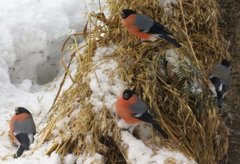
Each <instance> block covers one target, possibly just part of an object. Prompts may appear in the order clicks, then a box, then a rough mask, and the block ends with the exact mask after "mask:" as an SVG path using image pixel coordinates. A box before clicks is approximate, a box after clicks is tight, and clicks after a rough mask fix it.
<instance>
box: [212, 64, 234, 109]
mask: <svg viewBox="0 0 240 164" xmlns="http://www.w3.org/2000/svg"><path fill="white" fill-rule="evenodd" d="M230 80H231V72H230V62H229V61H228V60H226V59H223V60H222V61H221V63H218V64H217V65H215V66H214V67H213V70H212V73H211V75H210V76H209V88H210V89H211V90H212V92H213V94H215V95H217V105H218V107H219V108H222V106H223V97H224V94H225V93H226V91H227V90H228V88H229V83H230Z"/></svg>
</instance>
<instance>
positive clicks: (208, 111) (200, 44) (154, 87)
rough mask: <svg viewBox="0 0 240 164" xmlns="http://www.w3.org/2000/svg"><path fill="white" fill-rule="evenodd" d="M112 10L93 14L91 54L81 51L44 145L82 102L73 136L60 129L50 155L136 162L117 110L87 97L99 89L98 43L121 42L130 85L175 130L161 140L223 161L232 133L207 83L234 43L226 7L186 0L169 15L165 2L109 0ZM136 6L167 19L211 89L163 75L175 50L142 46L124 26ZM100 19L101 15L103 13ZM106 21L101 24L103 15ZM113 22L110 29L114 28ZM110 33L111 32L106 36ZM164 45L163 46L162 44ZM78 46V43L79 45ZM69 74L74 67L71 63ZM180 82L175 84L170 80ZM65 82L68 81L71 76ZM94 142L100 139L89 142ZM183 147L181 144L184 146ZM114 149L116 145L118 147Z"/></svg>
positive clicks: (122, 68)
mask: <svg viewBox="0 0 240 164" xmlns="http://www.w3.org/2000/svg"><path fill="white" fill-rule="evenodd" d="M108 2H109V6H108V7H109V8H108V9H109V11H110V16H109V18H108V19H106V18H105V17H104V15H101V14H99V15H96V14H92V16H91V17H90V18H89V26H92V27H95V30H92V31H88V33H86V31H85V32H84V34H85V35H86V34H87V37H85V40H86V47H85V50H84V52H79V50H75V52H74V55H75V57H76V59H77V61H78V71H77V74H76V76H75V77H72V80H73V81H74V84H73V85H72V86H71V87H70V88H69V89H68V90H67V91H66V92H64V93H63V94H62V95H61V97H58V99H57V101H56V103H55V104H54V105H53V107H52V109H51V112H50V114H49V117H48V125H47V126H46V128H44V129H43V130H42V132H41V136H42V137H41V138H42V141H41V142H39V145H41V144H42V143H43V142H45V141H47V140H53V139H54V138H55V137H56V136H55V135H54V134H53V133H52V131H53V130H54V129H55V130H56V129H58V128H57V127H56V122H57V121H59V120H61V119H63V118H64V117H66V116H71V113H72V112H73V111H74V110H76V108H78V107H79V106H81V110H80V111H79V113H77V117H71V120H70V121H69V123H68V125H67V127H66V128H67V129H68V132H70V134H71V135H67V134H65V132H64V131H63V130H61V129H58V132H59V135H61V137H62V142H61V143H58V142H56V143H55V144H54V146H53V147H51V148H49V151H48V152H47V154H51V153H52V152H53V151H56V152H57V153H59V154H60V155H61V156H62V157H63V156H64V155H66V153H69V152H70V153H74V154H76V155H79V154H92V153H95V152H98V153H100V154H102V155H104V156H105V157H106V161H105V162H106V163H116V162H119V161H120V163H124V162H128V159H127V154H126V151H127V149H126V148H125V147H124V145H123V144H122V143H121V136H120V129H119V128H118V127H117V125H116V121H115V118H114V117H113V116H112V115H111V112H110V111H109V110H108V109H106V108H104V109H102V111H101V112H100V113H95V112H93V111H92V105H91V103H90V102H89V101H86V97H90V95H91V89H90V88H89V84H88V82H87V81H86V80H85V78H86V76H87V74H88V73H89V71H90V70H92V69H93V67H94V65H93V64H92V56H93V55H94V52H95V50H96V48H97V47H100V46H111V45H112V44H114V45H117V50H116V51H114V53H113V54H112V58H114V59H116V60H117V61H118V63H119V70H118V72H119V74H120V75H121V78H122V79H123V80H124V81H125V82H127V84H128V86H129V88H135V90H136V92H137V93H138V94H139V95H141V97H142V99H143V100H144V101H145V102H146V103H147V104H148V105H149V106H150V107H151V108H152V109H153V113H154V116H155V118H156V119H157V120H158V121H159V123H160V124H161V125H162V126H163V127H164V129H165V130H166V131H167V132H168V134H169V135H170V140H169V142H166V141H162V139H161V137H158V136H157V135H156V137H155V138H154V139H153V141H152V142H153V143H154V144H157V145H159V146H160V145H164V146H166V147H169V148H170V149H178V150H180V151H182V152H183V153H185V154H186V155H187V156H189V157H193V158H194V159H195V160H196V161H197V162H199V163H204V164H206V163H217V161H218V160H220V159H221V158H223V156H224V155H225V154H226V152H227V149H228V132H227V128H226V126H225V123H224V121H223V120H222V118H221V117H220V115H219V114H218V109H216V108H215V107H214V105H213V101H212V98H211V96H210V92H209V90H208V89H207V83H206V82H207V81H206V77H207V73H208V69H209V68H211V66H212V65H213V64H214V63H216V61H218V60H220V59H221V58H228V57H229V54H228V52H227V44H226V41H225V40H224V39H223V37H222V35H221V31H219V28H218V15H219V13H218V6H217V2H215V1H212V0H194V1H186V0H185V1H181V0H179V1H178V4H176V5H175V6H174V7H173V12H172V15H171V16H168V15H166V14H164V12H163V8H162V6H161V5H160V4H159V2H158V1H157V0H147V1H143V2H141V3H139V1H137V0H132V1H128V0H121V1H113V0H108ZM123 8H131V9H134V10H136V11H141V12H142V13H144V14H147V15H149V16H150V17H152V18H154V19H155V20H157V21H159V22H162V23H163V24H165V25H166V26H167V27H168V28H169V29H171V31H172V32H173V33H174V36H175V38H177V39H178V40H179V41H180V42H181V43H182V44H183V45H184V46H183V47H181V48H180V49H175V51H177V53H178V54H179V55H180V58H181V59H183V58H184V57H186V58H189V59H190V61H191V64H192V65H194V66H195V68H196V70H197V71H198V72H200V73H199V75H196V77H195V79H197V81H199V83H200V84H202V90H203V92H202V93H201V94H198V95H194V96H193V95H192V94H190V93H188V92H184V91H183V90H182V88H183V86H184V84H186V83H188V82H190V81H191V80H192V79H191V78H193V77H189V78H184V79H182V80H179V79H178V80H179V81H178V82H177V83H175V82H174V80H173V79H171V77H166V76H165V75H163V74H161V73H160V71H159V70H160V68H164V67H163V66H162V62H161V61H162V59H163V58H164V56H165V51H166V50H167V49H169V48H172V47H171V45H167V44H166V43H165V42H163V41H158V42H156V43H154V44H153V43H146V44H139V40H138V39H137V38H136V37H134V36H131V35H129V34H128V32H127V31H126V30H124V29H123V28H122V25H121V20H120V15H119V13H120V11H121V9H123ZM96 18H97V19H96ZM100 20H101V21H102V22H104V25H99V21H100ZM106 26H107V28H106ZM101 33H105V36H103V37H102V36H100V34H101ZM156 45H158V46H156ZM76 49H78V47H76ZM65 68H66V76H67V74H68V66H67V64H65ZM169 81H173V82H171V83H170V82H169ZM63 82H64V81H63ZM89 138H90V140H92V142H89ZM176 145H177V146H176ZM112 150H114V151H112Z"/></svg>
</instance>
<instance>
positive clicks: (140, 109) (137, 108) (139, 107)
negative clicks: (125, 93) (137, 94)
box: [130, 98, 149, 117]
mask: <svg viewBox="0 0 240 164" xmlns="http://www.w3.org/2000/svg"><path fill="white" fill-rule="evenodd" d="M130 108H131V111H132V112H133V114H134V115H135V116H136V117H139V116H141V115H142V114H143V113H144V112H146V111H148V110H149V108H148V107H147V105H146V104H145V103H144V102H143V101H142V100H140V99H139V98H138V100H137V102H136V103H135V104H133V105H132V106H131V107H130Z"/></svg>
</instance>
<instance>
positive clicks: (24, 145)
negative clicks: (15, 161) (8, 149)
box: [14, 133, 30, 158]
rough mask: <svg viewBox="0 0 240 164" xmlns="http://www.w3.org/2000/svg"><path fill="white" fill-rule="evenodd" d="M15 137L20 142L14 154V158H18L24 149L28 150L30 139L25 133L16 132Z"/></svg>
mask: <svg viewBox="0 0 240 164" xmlns="http://www.w3.org/2000/svg"><path fill="white" fill-rule="evenodd" d="M16 138H17V140H18V141H19V142H20V144H21V145H20V146H19V148H18V150H17V153H16V155H15V156H14V157H15V158H18V157H20V156H21V155H22V154H23V152H24V151H25V150H29V145H30V140H29V138H28V135H27V134H26V133H20V134H17V135H16Z"/></svg>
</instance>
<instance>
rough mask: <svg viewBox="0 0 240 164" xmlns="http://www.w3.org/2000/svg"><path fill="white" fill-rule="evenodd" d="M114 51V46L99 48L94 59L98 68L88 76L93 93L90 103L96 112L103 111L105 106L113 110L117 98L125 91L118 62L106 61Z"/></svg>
mask: <svg viewBox="0 0 240 164" xmlns="http://www.w3.org/2000/svg"><path fill="white" fill-rule="evenodd" d="M114 49H115V47H114V46H113V47H103V48H98V49H97V50H96V54H95V55H94V57H93V62H94V64H95V65H96V67H95V69H94V70H93V71H92V72H90V73H89V74H88V79H89V83H90V88H91V90H92V92H93V93H92V96H91V98H90V101H91V103H92V105H93V106H94V110H95V111H99V110H101V109H102V108H103V106H104V105H105V106H106V107H107V109H113V107H114V103H115V102H116V98H117V96H118V95H120V93H121V92H122V91H123V89H124V84H123V83H124V82H123V81H121V78H120V77H119V75H118V74H117V72H116V69H117V67H118V64H117V62H116V61H115V60H114V59H107V60H106V59H104V58H105V57H106V56H107V55H110V54H111V53H112V52H113V51H114Z"/></svg>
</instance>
